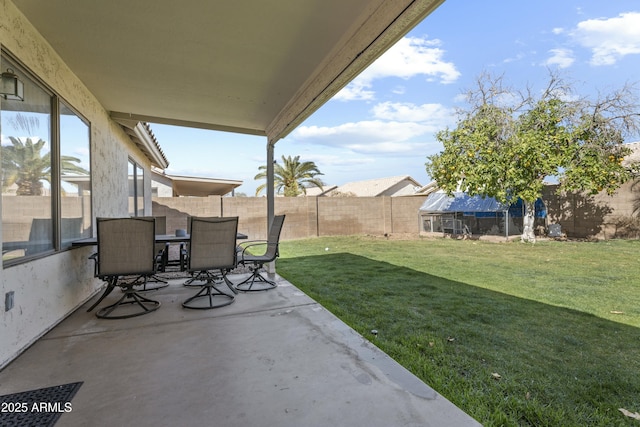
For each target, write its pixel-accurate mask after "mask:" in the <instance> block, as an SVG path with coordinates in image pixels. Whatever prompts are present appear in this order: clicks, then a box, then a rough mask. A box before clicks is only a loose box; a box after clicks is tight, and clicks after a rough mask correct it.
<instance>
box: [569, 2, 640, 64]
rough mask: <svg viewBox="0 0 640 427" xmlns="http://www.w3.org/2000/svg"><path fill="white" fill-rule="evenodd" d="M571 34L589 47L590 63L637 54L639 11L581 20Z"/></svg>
mask: <svg viewBox="0 0 640 427" xmlns="http://www.w3.org/2000/svg"><path fill="white" fill-rule="evenodd" d="M571 36H572V37H573V38H574V40H576V41H577V42H578V43H579V44H580V45H582V46H584V47H586V48H588V49H591V53H592V56H591V61H590V62H591V64H592V65H613V64H615V63H616V62H617V61H618V60H620V59H621V58H623V57H624V56H626V55H633V54H640V12H627V13H621V14H620V15H618V16H617V17H615V18H600V19H588V20H586V21H582V22H580V23H578V25H577V26H576V28H575V29H574V30H572V32H571Z"/></svg>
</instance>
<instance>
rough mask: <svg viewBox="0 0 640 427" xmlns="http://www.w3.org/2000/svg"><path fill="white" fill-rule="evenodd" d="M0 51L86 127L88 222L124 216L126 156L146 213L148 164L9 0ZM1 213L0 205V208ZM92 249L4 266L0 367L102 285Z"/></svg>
mask: <svg viewBox="0 0 640 427" xmlns="http://www.w3.org/2000/svg"><path fill="white" fill-rule="evenodd" d="M0 45H1V46H2V47H3V48H5V49H7V50H8V51H9V52H10V53H11V54H12V55H14V56H15V57H16V58H17V59H18V60H19V61H20V62H21V63H22V64H24V66H25V67H27V68H28V69H29V70H30V71H31V72H33V73H34V74H35V75H36V76H38V78H39V79H41V80H42V81H43V82H44V83H45V84H46V85H48V86H49V87H51V88H52V89H53V90H54V91H55V92H57V93H58V94H59V95H60V96H61V97H62V98H63V99H64V100H65V101H66V102H67V103H68V104H69V105H71V106H72V107H73V108H75V109H76V110H78V112H79V113H80V114H81V115H83V116H84V117H85V118H86V119H87V120H88V121H89V122H90V124H91V172H92V186H93V188H92V200H93V214H94V216H126V215H128V197H127V196H128V187H127V181H128V178H127V160H128V157H129V156H131V157H132V158H133V159H134V160H136V161H137V162H138V163H139V164H140V165H141V166H142V167H143V168H145V194H147V195H149V197H146V199H147V200H145V208H146V211H147V212H151V197H150V195H151V173H150V171H149V169H150V164H149V161H148V160H147V159H146V157H144V156H143V155H142V154H141V153H140V152H139V151H138V150H137V148H136V147H135V146H134V145H133V143H131V141H130V139H129V137H128V136H127V135H126V134H125V133H124V131H123V130H122V128H121V127H120V126H119V125H118V124H116V123H115V122H113V121H112V120H111V119H110V118H109V114H108V112H107V111H105V109H104V108H103V107H102V106H101V105H100V103H99V102H98V101H97V100H96V98H95V97H94V96H93V95H92V94H91V93H90V92H89V91H88V90H87V89H86V87H85V86H84V85H83V84H82V82H81V81H80V80H79V79H78V78H77V77H76V76H75V75H74V74H73V72H72V70H70V69H69V67H68V66H67V65H66V64H65V63H64V62H63V61H62V60H61V59H60V57H59V56H58V55H57V54H56V53H55V51H53V49H52V48H51V47H50V46H49V45H48V43H47V42H46V40H45V39H44V38H43V37H42V36H41V35H40V34H39V33H38V32H37V31H36V30H35V29H34V28H33V26H32V25H31V24H30V23H29V22H28V21H27V20H26V19H25V18H24V16H23V15H22V14H21V13H20V12H19V11H18V10H17V9H16V7H15V6H14V5H13V3H12V2H11V1H9V0H0ZM0 65H1V64H0ZM5 208H7V209H8V206H4V205H3V204H2V202H0V209H5ZM0 233H2V226H1V224H0ZM94 250H95V248H91V247H85V248H77V249H71V250H67V251H63V252H59V253H56V254H54V255H51V256H47V257H43V258H39V259H37V260H34V261H31V262H26V263H23V264H19V265H15V266H12V267H8V268H3V267H1V266H0V304H1V309H0V318H1V320H2V321H1V322H0V343H2V345H0V368H2V367H3V366H4V365H5V364H7V363H8V362H9V361H11V360H12V359H13V358H14V357H16V356H17V355H18V354H20V353H21V352H22V351H23V350H25V349H26V348H27V347H28V346H29V345H31V344H32V343H33V342H34V341H35V340H37V339H38V338H39V337H40V336H42V335H43V334H44V333H46V332H47V331H48V330H49V329H51V328H52V327H53V326H55V325H56V324H57V323H58V322H59V321H61V320H62V319H64V318H65V317H66V316H67V315H69V314H70V313H71V312H72V311H73V310H75V309H76V308H77V307H79V306H80V305H82V304H83V303H84V302H85V301H86V300H87V299H88V298H90V297H91V296H92V295H94V294H95V293H96V291H97V290H98V289H99V288H100V287H101V286H102V282H101V281H99V280H97V279H94V277H93V265H92V264H91V262H90V261H89V260H88V259H87V258H88V256H89V255H90V254H91V253H92V252H93V251H94ZM7 292H14V301H15V305H14V307H13V308H12V309H11V310H9V311H5V309H4V297H5V294H6V293H7Z"/></svg>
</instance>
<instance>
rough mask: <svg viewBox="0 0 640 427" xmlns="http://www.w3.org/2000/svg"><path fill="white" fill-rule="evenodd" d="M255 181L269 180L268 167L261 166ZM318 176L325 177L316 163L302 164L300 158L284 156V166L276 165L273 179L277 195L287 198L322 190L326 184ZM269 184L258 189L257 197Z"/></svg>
mask: <svg viewBox="0 0 640 427" xmlns="http://www.w3.org/2000/svg"><path fill="white" fill-rule="evenodd" d="M258 169H259V170H260V173H258V174H257V175H256V176H255V177H254V179H257V180H261V179H266V178H267V167H266V166H260V167H259V168H258ZM318 175H323V174H322V173H321V172H320V170H319V169H318V167H317V166H316V164H315V163H314V162H300V156H295V157H293V158H292V157H291V156H287V157H285V156H282V164H280V163H276V164H275V165H274V167H273V179H274V186H275V191H276V193H277V194H284V195H285V196H286V197H295V196H299V195H300V194H307V188H310V187H318V188H320V189H322V186H323V185H324V183H323V182H322V180H321V179H320V178H318ZM266 187H267V184H266V183H265V184H261V185H260V186H258V188H256V196H257V195H259V194H260V193H261V192H262V191H263V190H264V189H265V188H266Z"/></svg>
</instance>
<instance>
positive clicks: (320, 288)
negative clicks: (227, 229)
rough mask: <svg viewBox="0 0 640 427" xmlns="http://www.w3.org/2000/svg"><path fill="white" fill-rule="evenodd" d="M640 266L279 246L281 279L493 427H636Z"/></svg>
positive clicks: (395, 243)
mask: <svg viewBox="0 0 640 427" xmlns="http://www.w3.org/2000/svg"><path fill="white" fill-rule="evenodd" d="M639 254H640V241H607V242H595V243H594V242H589V243H587V242H555V241H548V242H539V243H536V244H535V245H530V244H521V243H519V242H518V243H489V242H480V241H469V240H466V241H461V240H450V239H420V240H406V241H400V240H386V239H384V238H376V237H365V236H349V237H331V238H317V239H306V240H299V241H287V242H283V243H282V244H281V256H280V259H279V261H278V272H279V273H280V274H281V275H282V276H283V277H285V278H286V279H288V280H289V281H290V282H291V283H293V284H295V285H296V286H298V287H299V288H300V289H302V290H303V291H304V292H306V293H307V294H308V295H310V296H311V297H312V298H314V299H316V300H317V301H318V302H320V303H321V304H322V305H324V306H325V307H326V308H327V309H328V310H330V311H331V312H333V313H334V314H336V315H337V316H338V317H340V318H341V319H342V320H343V321H345V322H346V323H347V324H349V325H350V326H351V327H353V328H354V329H355V330H357V331H358V332H359V333H361V334H362V335H364V336H365V337H367V338H369V339H370V340H371V341H372V342H374V343H375V344H376V345H377V346H378V347H380V348H381V349H382V350H384V351H385V352H386V353H387V354H389V355H390V356H391V357H393V358H394V359H396V360H397V361H398V362H399V363H401V364H402V365H404V366H405V367H406V368H407V369H409V370H411V371H412V372H413V373H414V374H416V375H417V376H418V377H420V378H421V379H423V380H424V381H425V382H426V383H427V384H429V385H430V386H431V387H433V388H434V389H436V390H437V391H438V392H440V393H441V394H442V395H444V396H445V397H447V398H448V399H449V400H451V401H452V402H453V403H455V404H456V405H458V406H459V407H460V408H462V409H463V410H464V411H465V412H467V413H468V414H470V415H471V416H473V417H474V418H475V419H477V420H478V421H480V422H481V423H482V424H484V425H485V426H502V425H505V426H517V425H531V426H587V425H593V426H640V421H639V420H634V419H632V418H629V417H625V416H624V415H623V414H622V413H621V411H619V409H618V408H625V409H627V410H629V411H631V412H636V411H638V412H640V329H639V328H640V293H639V292H638V291H639V287H638V284H637V281H638V279H639V278H640V263H639V262H638V258H639V256H638V255H639ZM373 329H376V330H377V331H378V335H377V337H374V336H373V335H372V334H371V330H373Z"/></svg>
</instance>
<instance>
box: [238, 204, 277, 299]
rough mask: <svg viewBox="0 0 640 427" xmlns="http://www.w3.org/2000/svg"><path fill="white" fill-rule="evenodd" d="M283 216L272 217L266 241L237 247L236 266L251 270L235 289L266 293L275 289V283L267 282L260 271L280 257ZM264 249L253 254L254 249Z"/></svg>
mask: <svg viewBox="0 0 640 427" xmlns="http://www.w3.org/2000/svg"><path fill="white" fill-rule="evenodd" d="M284 217H285V215H276V216H275V217H273V222H272V223H271V227H269V235H268V236H267V240H252V241H247V242H242V243H240V244H239V245H238V248H237V250H238V264H242V265H244V266H247V267H249V268H250V269H251V276H249V277H248V278H247V279H246V280H244V281H242V282H240V283H238V284H237V285H235V287H236V289H238V290H240V291H243V292H253V291H266V290H269V289H273V288H275V287H276V286H277V285H276V282H275V281H273V280H269V279H267V278H266V277H264V276H263V275H262V274H260V270H261V269H262V268H263V267H264V265H265V264H266V263H268V262H271V261H275V259H276V258H278V256H279V255H280V254H279V253H278V246H279V244H280V232H281V231H282V225H283V224H284ZM260 247H264V252H261V253H259V254H255V253H254V252H255V250H256V248H260Z"/></svg>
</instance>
